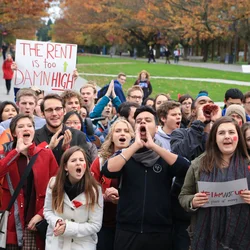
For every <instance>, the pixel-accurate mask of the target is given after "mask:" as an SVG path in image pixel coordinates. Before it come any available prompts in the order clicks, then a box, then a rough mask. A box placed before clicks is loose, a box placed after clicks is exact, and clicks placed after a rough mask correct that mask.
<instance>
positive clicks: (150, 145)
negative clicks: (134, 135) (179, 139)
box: [143, 126, 155, 149]
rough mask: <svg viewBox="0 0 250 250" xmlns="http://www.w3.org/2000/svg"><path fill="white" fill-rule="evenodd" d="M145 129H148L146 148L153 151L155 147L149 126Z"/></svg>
mask: <svg viewBox="0 0 250 250" xmlns="http://www.w3.org/2000/svg"><path fill="white" fill-rule="evenodd" d="M145 129H146V138H147V139H146V141H143V144H144V146H145V147H146V148H148V149H152V148H153V147H154V145H155V143H154V140H153V138H152V136H151V134H150V132H149V129H148V127H147V126H145Z"/></svg>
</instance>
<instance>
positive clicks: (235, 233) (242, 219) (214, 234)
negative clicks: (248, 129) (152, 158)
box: [192, 155, 250, 250]
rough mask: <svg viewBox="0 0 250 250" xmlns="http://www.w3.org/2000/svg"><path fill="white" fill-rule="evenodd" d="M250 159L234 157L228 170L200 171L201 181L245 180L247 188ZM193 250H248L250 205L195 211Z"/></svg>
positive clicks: (249, 182) (249, 244) (215, 168)
mask: <svg viewBox="0 0 250 250" xmlns="http://www.w3.org/2000/svg"><path fill="white" fill-rule="evenodd" d="M248 164H249V160H248V159H246V158H243V157H238V156H236V155H233V157H232V159H231V161H230V164H229V167H228V168H223V169H222V168H218V167H216V166H215V167H214V168H213V170H212V172H211V173H208V174H207V173H204V172H201V174H200V181H206V182H226V181H232V180H237V179H241V178H247V182H248V187H250V172H249V170H248ZM196 213H197V222H196V225H195V229H194V239H193V241H192V249H193V250H198V249H204V250H210V249H215V250H216V249H234V250H235V249H237V250H245V249H249V247H250V205H249V204H237V205H233V206H225V207H208V208H199V209H198V210H197V212H196Z"/></svg>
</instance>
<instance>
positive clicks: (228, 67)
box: [85, 54, 250, 78]
mask: <svg viewBox="0 0 250 250" xmlns="http://www.w3.org/2000/svg"><path fill="white" fill-rule="evenodd" d="M85 55H88V54H85ZM89 55H90V54H89ZM95 56H100V57H110V56H109V55H104V56H103V55H95ZM113 57H114V58H123V59H129V60H131V59H132V57H128V56H122V57H120V56H113ZM136 60H139V61H144V62H147V60H148V59H147V58H137V59H136ZM170 62H171V64H174V61H173V60H170ZM157 63H165V59H162V58H158V59H156V64H157ZM178 65H183V66H190V67H199V68H206V69H215V70H221V71H230V72H242V67H241V65H236V64H225V63H204V62H190V61H183V60H180V61H179V63H178ZM166 66H167V65H166ZM249 78H250V76H249Z"/></svg>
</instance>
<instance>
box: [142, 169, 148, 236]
mask: <svg viewBox="0 0 250 250" xmlns="http://www.w3.org/2000/svg"><path fill="white" fill-rule="evenodd" d="M147 173H148V170H147V169H145V177H144V195H143V206H142V221H141V233H143V222H144V212H145V201H146V189H147V185H146V184H147Z"/></svg>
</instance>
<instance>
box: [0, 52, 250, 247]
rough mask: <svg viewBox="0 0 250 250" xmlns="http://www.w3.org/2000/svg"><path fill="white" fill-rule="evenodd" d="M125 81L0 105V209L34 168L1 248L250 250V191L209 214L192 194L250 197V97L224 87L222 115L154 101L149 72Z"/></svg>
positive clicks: (201, 102) (205, 97) (26, 91)
mask: <svg viewBox="0 0 250 250" xmlns="http://www.w3.org/2000/svg"><path fill="white" fill-rule="evenodd" d="M152 53H153V52H152ZM8 57H9V56H7V59H6V60H8ZM151 59H153V60H154V57H153V54H152V55H151V58H150V59H149V61H150V60H151ZM6 60H5V62H6ZM9 60H10V62H11V63H12V59H11V57H10V59H9ZM6 64H7V63H6ZM4 67H7V65H6V66H4ZM3 69H4V70H5V68H3ZM10 69H11V67H10ZM12 69H13V67H12ZM12 69H11V70H12ZM4 76H5V73H4ZM7 78H10V79H11V78H12V75H10V76H8V77H6V79H7ZM125 83H126V74H124V73H119V74H118V76H117V79H114V80H112V81H111V82H110V83H109V84H107V85H106V86H104V87H103V88H102V89H100V90H99V91H97V86H96V83H95V82H93V81H89V82H87V84H85V85H83V86H82V87H81V89H79V91H73V90H65V91H64V92H63V93H62V94H61V95H58V94H54V93H49V94H46V93H44V91H42V90H40V89H37V88H23V89H20V90H19V91H18V92H17V96H16V103H14V102H9V101H3V102H2V103H1V104H0V133H1V135H0V144H1V147H0V149H1V152H0V153H1V155H0V156H1V160H0V184H1V186H0V210H6V209H7V207H8V204H9V202H10V200H11V196H12V195H13V192H14V190H15V189H16V187H17V186H18V183H19V181H20V179H21V178H22V176H23V175H24V173H26V169H27V168H28V166H29V165H30V164H33V165H32V167H31V171H30V172H29V174H28V177H27V178H26V179H25V181H24V185H23V186H22V189H21V191H20V193H19V195H18V196H17V199H16V202H15V203H14V205H13V206H12V207H11V209H10V214H9V218H8V225H7V245H6V249H8V250H11V249H23V250H28V249H29V250H38V249H39V250H42V249H47V250H50V249H65V250H66V249H67V250H68V249H72V250H73V249H74V250H75V249H86V250H92V249H93V250H94V249H98V250H113V249H115V250H152V249H157V250H166V249H173V250H188V249H211V250H214V249H239V250H245V249H250V191H249V190H244V191H242V192H241V193H240V194H239V195H240V196H241V198H242V203H240V204H237V205H231V206H230V205H228V206H226V205H225V206H221V207H204V205H205V204H206V203H207V202H208V199H209V197H208V196H207V194H206V193H202V192H201V191H200V190H199V189H198V186H197V182H198V181H203V182H227V181H233V180H237V179H242V178H245V179H246V180H247V183H248V187H250V168H249V165H250V164H249V152H250V125H249V124H250V123H248V122H249V121H250V92H247V93H245V94H243V93H242V92H241V91H240V90H239V89H235V88H234V89H228V91H226V93H225V99H224V103H225V106H224V108H223V110H222V109H221V108H220V107H219V106H217V105H216V104H214V102H213V100H212V99H211V98H210V97H209V93H208V92H207V91H204V90H201V91H199V92H198V93H197V96H191V95H189V94H188V93H183V95H181V96H180V97H179V98H178V99H176V98H173V97H171V96H170V95H169V94H168V93H167V92H166V93H160V94H158V95H157V96H156V97H152V91H153V88H152V84H151V82H150V74H149V72H147V71H145V70H142V71H141V72H140V73H139V75H138V79H136V80H135V83H134V85H133V86H132V87H131V88H129V89H128V91H127V93H124V90H123V85H124V84H125ZM6 86H7V80H6ZM9 90H10V84H8V86H7V93H9ZM41 224H43V225H45V226H44V227H45V229H46V230H47V231H46V230H45V232H41V230H40V227H41Z"/></svg>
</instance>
